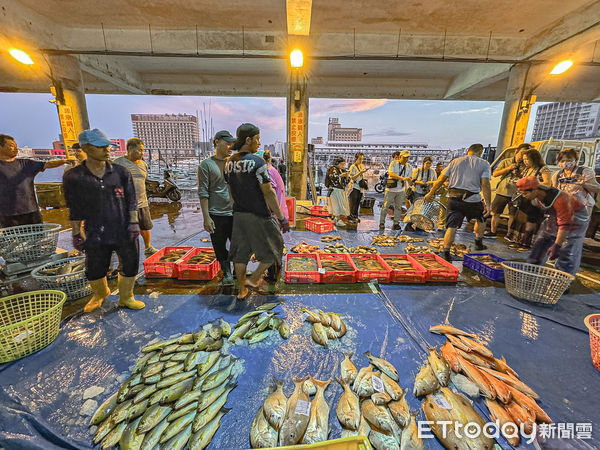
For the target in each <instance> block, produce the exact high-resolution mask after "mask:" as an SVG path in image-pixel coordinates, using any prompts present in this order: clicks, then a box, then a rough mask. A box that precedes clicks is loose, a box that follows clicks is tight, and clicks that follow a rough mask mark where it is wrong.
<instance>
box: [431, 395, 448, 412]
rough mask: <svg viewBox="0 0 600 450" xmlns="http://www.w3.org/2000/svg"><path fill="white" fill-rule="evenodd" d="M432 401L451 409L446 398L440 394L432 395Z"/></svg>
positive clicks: (441, 406)
mask: <svg viewBox="0 0 600 450" xmlns="http://www.w3.org/2000/svg"><path fill="white" fill-rule="evenodd" d="M433 401H434V402H435V404H436V405H438V406H439V407H440V408H444V409H452V406H450V403H448V400H446V399H445V398H444V397H443V396H442V395H434V396H433Z"/></svg>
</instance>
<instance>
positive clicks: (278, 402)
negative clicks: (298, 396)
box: [263, 377, 287, 431]
mask: <svg viewBox="0 0 600 450" xmlns="http://www.w3.org/2000/svg"><path fill="white" fill-rule="evenodd" d="M273 382H274V383H275V390H274V391H273V392H271V393H270V394H269V396H268V397H267V398H266V399H265V401H264V403H263V412H264V414H265V419H267V422H269V425H271V427H273V428H274V429H275V430H277V431H279V430H280V429H281V425H282V424H283V419H285V412H286V409H287V397H286V396H285V394H284V393H283V381H281V380H278V379H277V378H275V377H273Z"/></svg>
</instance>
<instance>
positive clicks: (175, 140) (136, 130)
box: [131, 114, 200, 161]
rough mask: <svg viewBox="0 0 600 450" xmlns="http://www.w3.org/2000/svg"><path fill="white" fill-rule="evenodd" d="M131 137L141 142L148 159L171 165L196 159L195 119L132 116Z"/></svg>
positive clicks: (186, 116)
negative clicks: (160, 157) (165, 161)
mask: <svg viewBox="0 0 600 450" xmlns="http://www.w3.org/2000/svg"><path fill="white" fill-rule="evenodd" d="M131 122H132V124H133V134H134V136H135V137H138V138H140V139H141V140H142V141H144V147H145V148H146V149H147V150H148V151H149V153H150V155H151V158H152V159H156V158H158V153H159V152H160V154H161V155H162V157H163V158H165V159H167V160H170V161H174V160H177V159H178V158H193V157H196V156H197V155H196V149H197V145H196V143H197V142H198V141H199V140H200V132H199V130H198V118H197V117H196V116H191V115H188V114H132V115H131Z"/></svg>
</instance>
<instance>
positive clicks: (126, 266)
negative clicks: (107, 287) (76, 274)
mask: <svg viewBox="0 0 600 450" xmlns="http://www.w3.org/2000/svg"><path fill="white" fill-rule="evenodd" d="M84 249H85V275H86V276H87V278H88V280H90V281H94V280H100V279H102V278H104V277H105V276H106V273H107V272H108V269H109V268H110V260H111V257H112V253H113V252H117V255H119V258H120V260H121V267H122V269H121V272H120V273H121V275H123V276H124V277H135V276H136V275H137V273H138V270H139V265H140V247H139V243H138V239H136V240H135V241H130V240H127V241H123V242H121V243H119V244H91V245H86V244H84Z"/></svg>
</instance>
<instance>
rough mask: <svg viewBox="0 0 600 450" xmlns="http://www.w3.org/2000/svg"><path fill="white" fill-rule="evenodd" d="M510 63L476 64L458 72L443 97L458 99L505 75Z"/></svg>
mask: <svg viewBox="0 0 600 450" xmlns="http://www.w3.org/2000/svg"><path fill="white" fill-rule="evenodd" d="M509 70H510V64H495V63H490V64H478V65H476V66H473V67H472V68H470V69H468V70H465V71H464V72H462V73H460V74H458V75H457V76H456V77H454V79H453V80H452V84H451V85H450V86H449V87H448V90H447V91H446V94H445V95H444V99H458V98H460V97H462V96H463V95H465V94H468V93H470V92H472V91H475V90H477V89H480V88H483V87H486V86H489V85H490V84H493V83H495V82H496V81H498V80H501V79H502V78H504V77H506V75H507V74H508V71H509Z"/></svg>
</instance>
